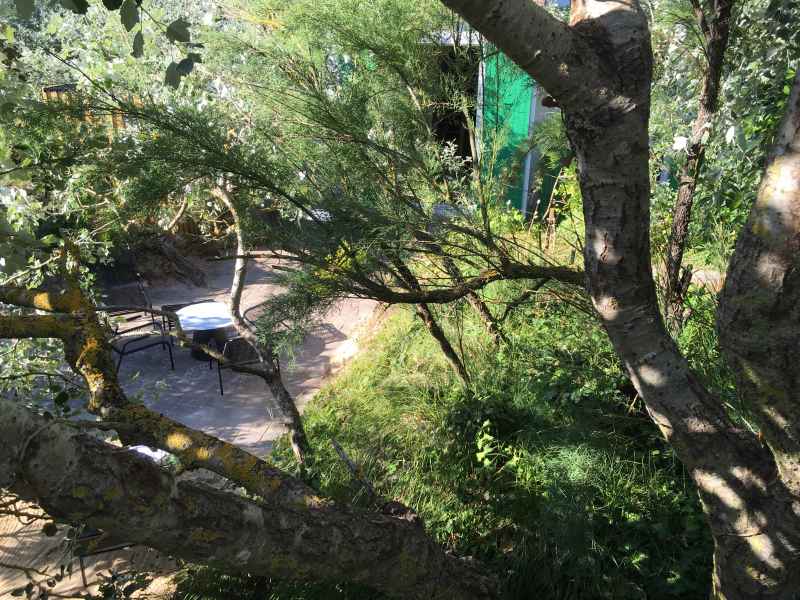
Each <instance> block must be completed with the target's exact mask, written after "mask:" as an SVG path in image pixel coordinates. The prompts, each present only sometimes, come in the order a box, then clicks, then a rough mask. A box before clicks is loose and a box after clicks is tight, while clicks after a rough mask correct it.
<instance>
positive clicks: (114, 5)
mask: <svg viewBox="0 0 800 600" xmlns="http://www.w3.org/2000/svg"><path fill="white" fill-rule="evenodd" d="M103 6H105V7H106V8H107V9H108V10H117V9H119V7H120V6H122V0H103Z"/></svg>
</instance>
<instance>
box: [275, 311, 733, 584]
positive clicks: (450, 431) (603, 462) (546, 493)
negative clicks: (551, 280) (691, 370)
mask: <svg viewBox="0 0 800 600" xmlns="http://www.w3.org/2000/svg"><path fill="white" fill-rule="evenodd" d="M511 319H512V322H511V323H510V324H509V326H508V327H507V331H508V332H509V333H511V334H512V337H513V339H512V345H511V346H510V347H508V348H504V349H502V350H501V351H500V352H496V351H491V350H490V349H489V348H488V347H485V346H484V344H486V342H485V339H484V338H483V336H482V335H481V334H480V325H479V324H477V323H474V322H471V319H470V318H467V319H465V321H466V322H465V323H464V324H463V328H462V334H463V336H464V339H463V340H462V341H463V342H464V346H465V348H467V353H468V356H469V359H468V361H467V365H468V367H469V368H470V371H471V373H472V374H473V377H474V386H473V392H472V393H465V392H464V391H463V390H462V389H461V388H460V386H458V385H457V384H456V383H455V382H454V381H453V378H452V376H451V375H450V372H449V370H448V369H447V366H446V364H445V363H444V359H443V358H442V357H441V356H440V353H439V352H438V351H437V349H436V348H435V346H434V345H433V343H432V342H431V341H430V339H429V336H427V335H426V333H425V331H424V330H423V329H422V328H421V327H420V325H419V324H418V323H417V322H415V321H413V320H412V318H411V316H410V315H409V314H408V313H406V312H402V311H398V312H397V313H396V314H394V315H393V316H392V317H390V318H389V320H388V321H387V322H386V324H385V325H384V327H383V328H382V330H381V331H380V332H379V333H378V334H377V335H376V336H375V338H374V339H372V340H371V341H370V342H369V345H368V347H367V348H365V349H364V352H363V353H362V355H361V357H359V358H357V359H355V361H354V362H353V363H352V364H351V365H350V366H349V367H347V368H346V371H345V372H344V373H343V374H342V375H341V376H340V377H339V378H338V379H337V381H335V382H334V383H333V384H332V385H331V386H330V387H329V388H326V389H325V390H323V391H322V392H321V393H320V395H319V396H318V397H317V399H316V400H315V401H314V402H313V403H312V404H311V405H310V406H309V407H308V408H307V410H306V413H305V423H306V427H307V431H308V433H309V436H310V439H311V440H312V442H313V443H314V445H315V448H314V451H315V464H314V466H313V467H312V472H313V476H314V477H315V481H316V483H318V484H319V485H320V487H321V489H322V490H323V491H324V492H325V493H327V494H330V495H332V496H333V497H335V498H339V499H341V500H353V501H355V502H357V503H358V502H362V503H363V502H364V500H365V498H364V493H363V490H362V489H361V488H360V487H359V486H358V485H354V484H353V482H352V480H351V478H350V474H349V472H348V470H347V468H346V467H345V466H344V465H343V464H342V463H341V461H340V459H339V458H338V457H337V455H336V454H335V452H334V451H333V449H332V447H331V445H330V439H331V438H335V439H336V440H337V441H339V443H340V444H341V445H342V446H343V447H344V448H345V450H346V451H347V452H348V454H349V455H350V456H351V457H352V458H353V459H354V460H355V461H356V462H357V463H358V464H359V465H361V466H362V467H363V469H364V473H365V476H366V477H367V479H369V480H370V481H371V482H372V483H373V485H374V486H375V487H376V489H377V490H378V493H379V494H381V495H382V496H384V497H386V498H391V499H398V500H400V501H402V502H403V503H405V504H407V505H409V506H412V507H414V508H415V510H417V511H418V512H419V513H420V515H421V516H422V517H423V519H424V522H425V525H426V527H427V528H428V530H429V531H430V532H431V533H432V534H433V535H434V536H435V537H436V538H437V539H438V540H439V541H440V542H441V543H443V544H445V545H446V546H447V547H449V548H451V549H452V550H453V551H455V552H457V553H459V554H471V555H475V556H477V557H479V558H481V559H482V560H484V561H487V562H488V563H489V564H490V565H492V568H494V569H496V570H497V572H498V573H510V575H509V578H508V581H507V597H509V598H530V597H531V596H532V595H536V596H537V597H542V598H644V597H647V598H687V597H702V596H703V595H705V594H706V593H707V588H708V585H709V581H708V577H709V569H710V565H709V556H710V539H709V536H708V533H707V531H706V528H705V522H704V519H703V516H702V513H701V510H700V507H699V503H698V501H697V498H696V493H695V491H694V489H693V486H692V485H691V483H690V482H689V480H688V477H687V476H686V474H685V473H684V472H683V469H682V467H681V466H680V464H679V463H678V462H677V460H676V459H675V458H674V455H673V454H672V452H671V450H670V449H669V447H668V446H667V445H666V444H665V443H664V442H663V441H662V440H661V438H660V436H659V435H658V433H657V431H656V430H655V428H654V427H653V425H652V423H651V422H650V421H649V419H648V417H647V415H646V414H645V413H644V411H643V409H642V406H641V404H640V401H639V400H638V399H637V398H636V397H635V394H634V393H633V390H632V387H631V385H630V383H629V382H628V381H627V380H626V379H625V377H624V376H623V375H622V372H621V370H620V367H619V364H618V363H617V361H616V359H615V357H614V354H613V351H612V349H611V348H610V346H609V344H608V342H607V339H606V337H605V334H604V333H603V332H602V331H601V330H600V329H599V328H598V327H595V326H591V325H590V326H588V327H587V322H586V316H585V315H584V314H583V313H579V312H576V311H575V310H574V309H570V308H564V307H563V306H559V305H558V304H555V303H552V304H549V303H548V304H545V305H544V306H541V307H540V308H537V309H534V310H526V311H519V313H518V314H514V315H513V316H512V317H511ZM698 327H699V326H698ZM710 331H711V333H712V337H713V330H710ZM451 333H452V332H451ZM692 335H693V336H694V337H693V339H692V340H691V343H692V344H695V343H698V342H699V341H702V340H699V339H698V337H699V336H700V335H701V334H700V333H699V331H697V330H695V332H694V333H693V334H692ZM702 335H709V330H704V332H703V334H702ZM704 343H710V340H705V341H704ZM714 360H715V364H718V362H717V361H718V357H714ZM712 370H713V369H712V367H711V366H710V365H709V366H708V367H707V371H708V372H709V373H711V372H712ZM279 456H281V457H282V460H283V461H284V463H290V462H291V459H290V452H289V451H288V449H286V448H281V449H280V454H279ZM313 597H315V596H309V598H313ZM342 597H344V596H342Z"/></svg>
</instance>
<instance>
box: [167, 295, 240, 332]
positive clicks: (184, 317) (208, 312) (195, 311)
mask: <svg viewBox="0 0 800 600" xmlns="http://www.w3.org/2000/svg"><path fill="white" fill-rule="evenodd" d="M175 314H176V315H178V320H179V321H180V323H181V328H182V329H183V330H184V331H211V330H212V329H221V328H223V327H230V326H231V325H233V319H232V318H231V311H230V310H229V309H228V307H227V306H226V305H225V304H222V303H221V302H201V303H200V304H192V305H190V306H185V307H184V308H182V309H180V310H178V311H175Z"/></svg>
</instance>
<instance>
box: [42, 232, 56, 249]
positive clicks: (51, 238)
mask: <svg viewBox="0 0 800 600" xmlns="http://www.w3.org/2000/svg"><path fill="white" fill-rule="evenodd" d="M39 241H40V242H42V244H44V245H45V246H55V245H56V244H58V242H59V237H58V236H57V235H55V234H53V233H49V234H47V235H46V236H44V237H43V238H42V239H41V240H39Z"/></svg>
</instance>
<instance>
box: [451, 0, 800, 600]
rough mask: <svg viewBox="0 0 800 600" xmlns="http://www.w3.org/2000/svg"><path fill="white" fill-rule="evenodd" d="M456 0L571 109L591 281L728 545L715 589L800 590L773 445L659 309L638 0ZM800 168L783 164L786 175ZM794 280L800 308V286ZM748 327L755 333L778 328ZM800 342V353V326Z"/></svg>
mask: <svg viewBox="0 0 800 600" xmlns="http://www.w3.org/2000/svg"><path fill="white" fill-rule="evenodd" d="M442 1H443V2H444V3H445V4H446V5H448V6H450V7H451V8H454V9H455V10H457V11H458V12H460V13H461V14H462V15H463V16H464V17H465V18H466V19H467V20H468V21H469V22H470V24H471V25H472V26H473V27H475V28H476V29H477V30H479V31H481V32H482V33H483V34H484V35H486V36H487V37H488V38H489V39H490V40H491V41H492V42H493V43H495V44H496V45H497V46H498V48H500V49H501V50H502V51H504V52H505V53H506V54H508V55H509V56H510V57H511V58H512V59H513V60H514V61H515V62H516V63H517V64H519V65H520V66H521V67H522V68H523V69H524V70H526V71H527V72H528V73H530V74H531V75H532V76H533V77H535V78H536V79H537V80H538V81H539V82H541V83H542V84H543V85H544V86H545V88H547V90H548V92H550V93H551V94H553V96H554V97H555V98H556V99H557V100H558V102H559V104H560V105H561V106H562V108H563V110H564V115H565V120H566V124H567V132H568V135H569V138H570V142H571V144H572V146H573V149H574V150H575V154H576V156H577V158H578V170H579V176H580V185H581V191H582V194H583V206H584V216H585V222H586V244H585V248H584V261H585V271H586V275H587V284H588V291H589V294H590V296H591V298H592V302H593V304H594V307H595V309H596V310H597V313H598V315H599V316H600V319H601V321H602V323H603V325H604V327H605V329H606V331H607V332H608V335H609V337H610V339H611V342H612V344H613V345H614V348H615V350H616V352H617V354H618V355H619V357H620V359H621V360H622V362H623V364H624V366H625V368H626V370H627V371H628V373H629V375H630V377H631V380H632V381H633V383H634V385H635V387H636V390H637V391H638V392H639V395H640V396H641V397H642V398H643V400H644V402H645V405H646V407H647V410H648V413H649V414H650V416H651V418H652V419H653V421H654V422H655V424H656V425H657V426H658V427H659V429H660V430H661V432H662V434H663V435H664V437H665V438H666V439H667V440H668V441H669V443H670V444H672V446H673V447H674V448H675V450H676V453H677V454H678V456H679V457H680V459H681V460H682V462H683V463H684V465H685V466H686V468H687V469H688V470H689V472H690V473H691V476H692V478H693V480H694V482H695V484H696V485H697V487H698V490H699V492H700V496H701V499H702V502H703V506H704V509H705V512H706V514H707V516H708V520H709V524H710V527H711V532H712V535H713V538H714V542H715V546H716V549H715V566H714V577H713V579H714V595H715V597H716V598H718V599H720V600H722V599H725V600H739V599H746V598H765V597H769V598H780V599H786V600H789V599H790V598H794V597H795V596H796V594H797V590H798V589H800V552H799V551H800V498H798V496H797V494H796V493H794V492H793V491H792V489H791V486H790V485H789V484H787V482H784V481H783V480H782V479H781V478H780V477H779V471H778V469H776V463H775V459H774V457H773V455H772V453H771V452H770V451H769V450H768V449H767V448H764V447H763V446H762V445H761V444H760V443H759V442H758V440H757V438H756V437H755V436H753V435H751V434H750V433H749V432H746V431H742V430H741V429H739V428H738V427H737V426H736V425H735V424H734V423H733V422H732V421H731V419H730V418H729V416H728V415H727V413H726V411H725V408H724V407H723V405H722V403H721V402H720V401H719V400H718V399H717V398H714V397H713V396H712V395H711V394H710V393H709V392H708V391H707V390H706V389H705V388H704V387H703V386H702V384H701V383H700V382H699V380H698V379H697V377H696V376H695V375H694V374H693V373H692V372H691V370H690V369H689V367H688V364H687V362H686V360H685V359H684V357H683V356H682V355H681V354H680V352H679V351H678V349H677V347H676V345H675V343H674V342H673V341H672V338H671V337H670V336H669V334H668V333H667V331H666V328H665V326H664V323H663V321H662V319H661V315H660V313H659V310H658V301H657V297H656V290H655V284H654V281H653V273H652V264H651V256H650V239H649V221H650V219H649V208H650V174H649V164H648V161H649V136H648V124H649V110H650V86H651V63H652V53H651V49H650V37H649V30H648V25H647V19H646V17H645V15H644V14H643V12H642V10H641V8H640V6H639V4H638V2H637V1H636V0H620V1H619V2H613V3H612V2H606V1H603V0H573V2H572V11H571V19H572V20H571V27H570V28H566V29H561V24H559V23H558V22H557V21H556V19H554V18H553V17H552V16H551V15H549V14H548V13H547V12H546V11H545V10H543V9H541V8H539V7H538V6H536V5H534V4H533V3H531V2H529V0H482V1H481V0H442ZM565 27H566V26H565ZM587 68H591V69H592V72H587ZM790 173H791V171H786V172H784V173H782V176H783V179H781V181H783V182H784V183H783V185H788V184H787V183H785V181H786V179H785V178H786V176H788V175H789V174H790ZM795 177H796V173H795ZM792 181H793V182H794V185H795V186H796V185H797V179H796V178H795V179H793V180H792ZM795 210H796V208H795ZM797 214H798V213H797V212H795V213H794V215H795V216H796V215H797ZM761 228H762V229H761V230H762V231H763V225H762V226H761ZM794 239H795V240H796V239H797V237H795V238H794ZM775 243H776V244H778V245H779V247H781V248H784V247H786V246H789V244H787V243H786V240H776V242H775ZM796 255H797V254H796V250H795V254H794V256H796ZM790 289H791V290H792V296H791V303H793V304H794V305H795V306H796V305H797V303H798V300H800V286H793V287H791V286H790ZM787 300H788V298H787ZM791 303H790V305H791ZM743 326H744V327H745V330H744V332H743V333H744V334H745V335H748V336H750V337H751V338H752V339H756V338H758V337H762V338H763V336H764V335H765V332H764V331H760V332H759V331H756V330H753V329H752V328H750V327H749V326H747V325H746V324H743ZM788 339H789V340H790V342H791V343H792V344H794V346H793V348H794V352H795V353H796V348H797V345H798V342H800V335H798V334H792V335H790V336H788ZM795 356H796V354H795ZM792 398H793V399H794V401H795V403H796V402H797V400H796V399H797V388H796V387H795V388H793V390H792Z"/></svg>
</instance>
